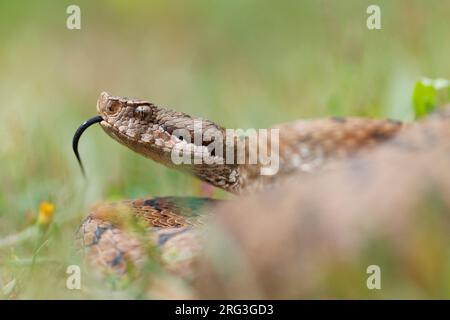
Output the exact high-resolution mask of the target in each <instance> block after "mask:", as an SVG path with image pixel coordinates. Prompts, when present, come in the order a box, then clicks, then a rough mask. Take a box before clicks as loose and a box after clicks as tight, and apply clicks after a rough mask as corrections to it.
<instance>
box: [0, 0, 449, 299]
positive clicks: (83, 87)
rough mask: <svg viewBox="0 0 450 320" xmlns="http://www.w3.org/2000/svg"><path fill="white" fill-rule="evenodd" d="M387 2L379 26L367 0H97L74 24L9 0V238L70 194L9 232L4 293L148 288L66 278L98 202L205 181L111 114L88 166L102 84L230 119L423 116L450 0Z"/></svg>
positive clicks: (1, 61) (56, 8)
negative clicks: (91, 120)
mask: <svg viewBox="0 0 450 320" xmlns="http://www.w3.org/2000/svg"><path fill="white" fill-rule="evenodd" d="M377 3H378V4H379V5H380V7H381V10H382V30H376V31H369V30H368V29H367V28H366V26H365V20H366V18H367V15H366V13H365V9H366V8H367V6H368V5H369V4H372V3H371V2H370V1H366V0H362V1H353V0H351V1H345V2H337V1H312V0H311V1H284V2H282V3H276V4H275V3H274V2H273V1H257V0H249V1H235V0H232V1H222V2H211V1H200V0H199V1H191V2H189V4H188V3H186V2H183V1H174V2H170V3H169V2H165V1H131V2H122V1H108V2H107V1H97V2H95V3H93V2H92V1H87V0H82V1H78V5H79V6H80V7H81V13H82V29H81V30H73V31H71V30H67V29H66V28H65V20H66V17H67V14H66V13H65V9H66V7H67V6H68V5H69V4H71V3H66V2H65V1H39V2H36V3H34V2H33V3H31V2H19V1H17V2H2V3H0V37H1V41H0V70H1V72H0V97H1V98H2V99H1V101H2V106H1V108H0V119H2V122H1V126H0V138H1V139H0V141H1V142H0V163H1V164H2V169H1V170H0V181H1V184H0V239H1V240H0V242H1V241H3V240H4V239H8V237H11V236H12V237H14V236H15V235H21V234H22V233H23V232H25V233H26V232H29V231H26V230H30V228H34V226H35V220H36V218H37V217H38V214H39V205H40V203H41V202H43V201H49V202H51V203H53V204H54V205H55V212H54V220H53V223H52V225H51V226H50V227H49V229H48V230H47V231H46V232H45V233H44V234H42V232H36V233H35V234H32V235H27V236H26V237H25V239H23V240H21V241H20V240H15V243H14V244H12V245H5V246H0V296H1V295H3V296H2V297H3V298H18V299H24V298H125V297H141V296H140V295H139V294H137V293H136V292H139V290H138V289H136V288H133V286H131V285H130V286H128V287H127V288H126V289H124V290H119V291H115V292H111V290H110V287H109V284H108V283H107V282H106V283H105V281H102V280H101V278H100V277H98V275H95V274H91V273H88V272H85V273H83V274H82V276H83V290H81V291H77V290H73V291H71V290H67V289H66V288H65V281H66V278H67V275H66V273H65V270H66V267H67V266H68V265H69V264H74V263H75V264H77V263H80V261H79V258H78V257H77V256H76V255H74V254H73V252H74V250H73V238H74V233H75V231H76V229H77V226H78V225H79V224H80V222H81V220H82V219H83V217H85V216H86V215H87V213H88V210H89V207H91V206H92V205H93V204H94V203H96V202H101V201H106V200H114V199H123V198H135V197H140V196H147V195H194V196H196V195H201V194H202V191H201V190H202V189H201V186H200V184H199V182H197V181H196V180H194V179H193V178H191V177H188V176H186V175H183V174H181V173H178V172H173V171H170V170H168V169H166V168H162V167H161V166H159V165H157V164H155V163H152V162H151V161H149V160H147V159H144V158H143V157H140V156H139V155H136V154H134V153H132V152H130V151H129V150H127V149H125V148H124V147H122V146H120V145H118V144H117V143H116V142H114V141H113V140H112V139H110V138H109V137H107V136H106V135H105V134H104V133H103V132H102V131H101V129H100V128H99V127H97V128H92V129H90V130H89V131H88V132H87V133H86V134H85V135H84V136H83V138H82V141H81V144H80V152H81V155H82V157H83V159H84V163H85V166H86V171H87V174H88V176H89V180H88V181H85V180H83V179H82V176H81V174H80V170H79V168H78V167H77V163H76V160H75V157H74V155H73V154H72V151H71V138H72V135H73V133H74V132H75V129H76V128H77V126H78V125H79V124H80V123H81V122H83V121H84V120H85V119H87V118H88V117H91V116H93V115H94V114H95V113H96V111H95V101H96V99H97V96H98V94H99V93H100V92H101V91H102V90H107V91H110V92H111V93H113V94H118V95H128V96H136V97H141V98H145V99H149V100H151V101H153V102H154V103H157V104H161V105H166V106H170V107H172V108H174V109H177V110H180V111H184V112H187V113H191V114H195V115H198V116H203V117H206V118H210V119H213V120H217V121H219V122H220V123H221V124H223V125H224V126H226V127H230V128H239V127H243V128H248V127H267V126H270V125H272V124H273V123H277V122H283V121H289V120H292V119H298V118H304V117H321V116H325V115H337V116H345V115H361V116H377V117H388V116H389V117H393V118H397V119H400V120H411V119H412V118H413V116H412V114H413V113H412V110H413V109H412V101H411V93H412V92H413V88H414V84H415V82H416V81H417V80H419V79H420V78H421V77H422V76H428V77H430V78H438V77H444V78H450V60H449V59H448V57H449V56H450V42H449V41H448V34H449V31H450V25H449V24H448V12H449V9H450V4H449V3H448V2H444V1H425V0H422V1H419V0H415V1H407V0H404V1H401V0H396V1H377ZM215 196H217V197H223V196H224V194H223V193H222V192H219V191H216V192H215ZM40 237H41V238H42V239H39V238H40ZM37 242H38V243H39V246H37V244H36V243H37ZM37 248H39V250H37ZM33 261H34V263H33ZM33 265H34V267H33V268H32V266H33ZM1 288H2V289H1Z"/></svg>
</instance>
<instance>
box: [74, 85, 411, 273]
mask: <svg viewBox="0 0 450 320" xmlns="http://www.w3.org/2000/svg"><path fill="white" fill-rule="evenodd" d="M97 111H98V113H99V116H97V118H96V119H95V121H93V122H92V121H91V122H92V123H94V122H99V123H100V125H101V127H102V128H103V130H104V131H105V132H106V133H107V134H108V135H109V136H111V137H112V138H114V139H115V140H117V141H118V142H120V143H121V144H123V145H125V146H126V147H128V148H129V149H131V150H133V151H135V152H137V153H139V154H141V155H143V156H145V157H148V158H150V159H152V160H154V161H156V162H159V163H161V164H163V165H165V166H168V167H172V168H175V169H179V170H182V171H185V172H188V173H190V174H193V175H194V176H196V177H198V178H199V179H201V180H202V181H205V182H207V183H209V184H212V185H213V186H216V187H218V188H221V189H224V190H226V191H229V192H231V193H234V194H237V195H238V197H236V198H234V199H231V200H226V201H225V200H224V201H218V200H213V199H206V198H195V197H191V198H189V197H187V198H182V197H156V198H148V199H138V200H124V201H121V202H118V203H107V204H101V205H98V206H96V207H94V208H93V209H92V210H91V212H90V214H89V216H88V217H87V218H86V219H85V221H84V222H83V223H82V225H81V226H80V229H79V232H78V241H79V243H80V245H81V246H82V247H83V248H84V249H85V251H86V254H87V256H88V258H89V260H90V261H93V262H94V263H95V264H97V265H100V266H101V267H102V268H104V269H108V270H112V271H114V272H118V273H125V272H126V271H127V270H128V269H129V266H130V265H142V264H143V263H144V262H143V261H144V260H145V259H144V256H145V254H144V253H145V250H146V244H148V243H150V244H152V246H155V247H157V248H158V250H159V253H160V254H159V257H162V264H163V265H164V266H166V268H167V269H168V270H170V271H171V272H172V271H173V272H175V273H181V274H190V273H191V271H192V262H193V261H194V259H193V257H195V256H196V255H197V254H198V252H199V251H201V248H202V245H201V243H202V242H204V241H205V240H204V234H203V232H202V229H203V228H202V226H205V224H207V222H205V221H207V220H208V215H211V213H214V212H217V211H221V210H223V209H222V208H224V205H223V203H222V202H227V203H228V202H231V203H234V204H235V205H236V206H239V203H240V202H241V201H243V200H244V199H245V198H246V197H247V196H255V195H256V194H258V193H259V192H263V191H264V190H266V191H265V192H267V190H271V189H274V188H275V189H274V190H277V189H276V188H277V186H278V185H280V184H283V183H284V182H285V181H290V180H291V181H294V182H298V183H301V181H302V180H308V179H309V178H310V177H311V174H313V175H315V174H316V173H320V172H322V171H326V170H327V169H329V168H333V166H338V165H339V163H342V162H346V159H349V158H351V157H353V156H354V155H357V154H360V153H362V151H364V150H371V149H373V148H374V147H375V146H377V145H380V144H381V143H382V142H386V141H389V140H391V139H392V138H393V137H395V136H396V135H397V134H398V133H399V132H402V131H406V128H407V127H408V126H407V125H405V124H402V123H400V122H397V121H392V120H382V119H364V118H328V119H318V120H301V121H294V122H291V123H287V124H281V125H278V126H276V127H274V128H276V129H278V130H279V155H280V158H279V170H278V172H277V173H276V174H274V175H266V176H264V175H261V174H260V169H261V165H260V164H248V163H244V164H236V163H226V161H223V163H217V161H216V163H214V161H213V160H217V157H218V156H217V154H218V152H217V150H215V151H213V150H211V148H210V145H209V144H205V143H204V141H206V142H211V141H213V140H212V139H211V138H212V137H213V136H215V133H218V132H219V133H222V134H224V132H225V129H224V128H222V127H221V126H219V125H217V124H216V123H214V122H212V121H209V120H205V119H202V118H196V117H192V116H190V115H187V114H185V113H182V112H177V111H173V110H170V109H166V108H163V107H159V106H156V105H154V104H152V103H150V102H148V101H144V100H140V99H131V98H124V97H119V96H112V95H110V94H108V93H106V92H103V93H101V94H100V97H99V99H98V102H97ZM196 122H200V123H201V124H202V128H203V130H204V131H203V132H205V131H208V132H209V133H208V135H207V134H205V135H204V136H203V138H204V139H202V141H203V142H202V143H196V142H195V141H194V140H195V139H192V140H191V141H194V142H189V141H186V139H181V138H180V136H177V135H176V134H175V133H176V131H177V129H183V130H185V131H187V132H188V133H189V134H191V135H192V136H194V134H195V132H194V131H195V130H194V124H195V123H196ZM92 123H89V124H88V125H90V124H92ZM86 127H87V125H84V126H82V128H81V129H82V130H80V131H79V132H77V134H76V137H75V138H74V142H75V143H74V149H75V152H76V154H77V155H78V152H77V143H78V139H79V137H80V135H81V133H82V131H84V129H85V128H86ZM239 139H243V140H244V143H246V144H247V145H249V142H248V139H249V137H244V138H242V137H238V136H233V137H232V140H234V141H237V140H239ZM269 143H273V141H269ZM180 145H181V146H183V148H185V149H184V150H190V151H189V152H190V153H191V154H190V156H191V157H192V158H195V157H196V156H198V155H201V156H202V157H203V159H206V160H211V161H210V162H211V163H212V164H205V163H201V164H182V165H175V164H174V163H173V162H172V160H171V154H172V152H173V150H174V148H177V146H178V147H179V146H180ZM186 145H188V147H187V148H186ZM260 147H261V146H260ZM247 150H248V149H247ZM293 197H295V195H293ZM136 226H137V227H136ZM174 251H176V252H175V253H174ZM174 256H175V258H174ZM165 257H166V258H165Z"/></svg>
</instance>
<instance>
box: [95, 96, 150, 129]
mask: <svg viewBox="0 0 450 320" xmlns="http://www.w3.org/2000/svg"><path fill="white" fill-rule="evenodd" d="M154 108H155V106H154V105H153V104H151V103H150V102H148V101H144V100H140V99H135V98H126V97H119V96H112V95H110V94H109V93H107V92H102V93H100V97H99V98H98V100H97V111H98V113H99V114H100V115H101V116H102V118H103V120H104V121H105V122H108V123H109V124H111V125H114V126H118V125H119V124H122V123H125V122H126V123H129V122H130V121H131V120H133V122H140V123H141V124H142V125H148V124H149V121H151V120H152V119H151V118H152V114H153V112H152V109H154Z"/></svg>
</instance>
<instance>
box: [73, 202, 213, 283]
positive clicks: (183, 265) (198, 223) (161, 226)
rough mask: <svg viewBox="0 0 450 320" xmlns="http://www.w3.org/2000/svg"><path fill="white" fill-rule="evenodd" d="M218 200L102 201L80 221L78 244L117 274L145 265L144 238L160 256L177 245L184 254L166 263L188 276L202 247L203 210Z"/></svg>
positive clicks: (88, 254) (105, 267)
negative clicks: (200, 239) (200, 235)
mask: <svg viewBox="0 0 450 320" xmlns="http://www.w3.org/2000/svg"><path fill="white" fill-rule="evenodd" d="M219 202H220V201H219V200H213V199H207V198H195V197H156V198H150V199H145V200H144V199H138V200H125V201H121V202H117V203H105V204H100V205H97V206H96V207H94V208H93V209H92V210H91V213H90V215H89V216H88V217H87V218H86V219H85V220H84V221H83V223H82V224H81V226H80V228H79V230H78V232H77V236H78V247H80V248H83V249H84V251H85V254H86V256H87V258H88V260H90V261H91V262H94V264H96V265H98V266H100V267H101V268H102V269H104V270H106V271H113V272H117V273H124V272H125V271H126V270H127V268H128V267H130V266H140V265H142V263H143V262H144V261H145V258H149V257H148V256H146V255H145V245H143V242H148V243H147V247H148V246H150V247H155V248H158V250H159V251H160V252H159V253H158V257H159V259H161V257H162V258H163V257H164V255H165V253H166V252H168V251H170V250H172V249H173V248H177V249H179V252H177V253H176V254H177V255H178V257H179V258H177V257H175V258H174V257H172V258H171V260H172V261H164V264H165V266H166V267H167V268H168V269H169V270H171V271H177V273H179V274H188V273H189V272H190V267H189V265H190V263H191V262H192V257H193V255H194V254H195V253H196V252H198V250H199V244H198V243H199V239H198V237H199V231H197V230H200V229H201V227H202V226H203V225H204V224H205V222H204V214H207V213H208V211H210V210H213V208H214V207H215V206H217V204H218V203H219ZM200 213H202V215H201V214H200ZM147 249H148V248H147ZM172 251H173V250H172Z"/></svg>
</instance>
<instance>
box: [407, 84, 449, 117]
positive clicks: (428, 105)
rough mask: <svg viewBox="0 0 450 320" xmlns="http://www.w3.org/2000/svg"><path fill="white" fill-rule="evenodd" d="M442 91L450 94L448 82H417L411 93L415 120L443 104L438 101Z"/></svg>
mask: <svg viewBox="0 0 450 320" xmlns="http://www.w3.org/2000/svg"><path fill="white" fill-rule="evenodd" d="M444 90H448V91H449V92H450V82H449V81H448V80H446V79H442V78H439V79H434V80H433V79H429V78H423V79H422V80H421V81H419V82H417V83H416V86H415V87H414V92H413V106H414V112H415V115H416V118H420V117H423V116H426V115H428V114H430V113H431V112H432V111H433V110H434V109H436V107H437V106H438V105H439V104H440V103H443V101H440V99H439V97H440V95H439V93H440V92H442V91H444ZM448 98H450V96H449V97H448Z"/></svg>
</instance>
